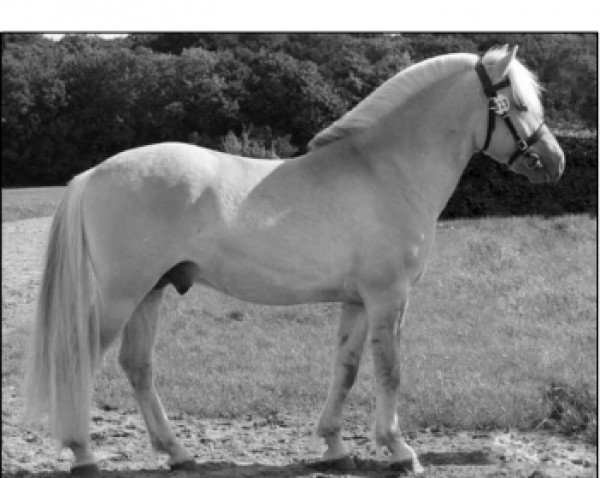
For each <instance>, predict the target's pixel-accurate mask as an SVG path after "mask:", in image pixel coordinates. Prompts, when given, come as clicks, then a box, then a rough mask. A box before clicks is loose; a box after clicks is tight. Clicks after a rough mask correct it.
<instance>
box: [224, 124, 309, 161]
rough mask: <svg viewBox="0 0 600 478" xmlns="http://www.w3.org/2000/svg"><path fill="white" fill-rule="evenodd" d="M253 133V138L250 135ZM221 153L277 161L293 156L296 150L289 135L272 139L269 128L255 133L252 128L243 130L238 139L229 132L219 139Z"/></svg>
mask: <svg viewBox="0 0 600 478" xmlns="http://www.w3.org/2000/svg"><path fill="white" fill-rule="evenodd" d="M252 133H254V135H253V137H250V135H251V134H252ZM221 146H222V148H223V151H225V152H226V153H229V154H237V155H239V156H247V157H250V158H265V159H279V158H289V157H291V156H293V155H294V154H295V153H296V152H297V151H298V148H296V147H295V146H293V145H292V144H291V143H290V135H287V136H284V137H273V136H272V133H271V129H270V128H269V127H266V128H262V129H259V130H258V131H255V130H254V128H253V127H252V126H250V127H249V128H248V129H246V128H244V129H243V130H242V133H241V135H240V137H238V136H236V134H235V133H234V132H233V131H229V133H227V135H226V136H225V137H223V138H222V139H221Z"/></svg>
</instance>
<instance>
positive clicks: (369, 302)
mask: <svg viewBox="0 0 600 478" xmlns="http://www.w3.org/2000/svg"><path fill="white" fill-rule="evenodd" d="M365 304H366V307H367V316H368V320H369V333H370V341H371V350H372V353H373V366H374V369H375V390H376V397H377V403H376V412H375V413H376V416H375V440H376V442H377V444H378V445H380V446H386V447H387V448H388V449H389V450H390V452H391V453H392V462H393V464H394V467H395V468H399V469H403V470H411V471H413V472H414V473H420V472H422V471H423V468H422V466H421V465H420V463H419V460H418V459H417V455H416V453H415V452H414V451H413V449H412V448H411V447H409V446H408V445H407V444H406V443H405V441H404V440H403V439H402V436H401V433H400V429H399V426H398V415H397V413H396V406H397V399H398V392H399V389H400V364H399V358H398V350H397V336H398V335H399V333H400V328H401V326H402V321H403V319H404V314H405V312H406V308H407V305H408V287H407V286H406V287H395V288H393V290H389V289H388V290H381V289H380V290H376V291H375V290H374V291H373V292H372V293H370V294H368V296H367V297H365Z"/></svg>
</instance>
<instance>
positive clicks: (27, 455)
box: [2, 218, 597, 478]
mask: <svg viewBox="0 0 600 478" xmlns="http://www.w3.org/2000/svg"><path fill="white" fill-rule="evenodd" d="M47 221H48V220H47V219H46V218H42V219H32V220H28V221H16V222H12V223H3V225H2V246H3V247H2V250H3V251H2V274H3V284H2V289H3V294H2V308H3V311H2V333H3V335H4V339H6V338H7V336H10V334H11V333H13V332H14V331H15V329H16V328H18V324H14V323H12V321H11V320H10V319H11V317H15V316H20V315H21V314H22V313H23V312H24V310H23V308H27V309H29V308H31V309H33V306H32V302H33V301H32V299H33V298H32V297H30V295H31V294H32V292H31V291H33V290H35V285H36V283H37V281H38V279H37V275H38V274H39V267H40V264H39V257H40V252H39V248H40V244H42V243H43V242H44V240H45V238H44V234H43V233H42V234H40V232H39V231H40V230H43V231H45V229H46V228H47V225H46V224H47ZM44 223H45V224H44ZM33 231H35V232H36V233H37V234H35V233H34V234H33V237H32V232H33ZM24 237H28V240H24V239H23V238H24ZM17 310H19V313H17ZM27 312H29V313H32V312H33V310H31V311H27ZM3 374H4V368H3ZM21 403H22V400H21V399H20V398H19V393H18V391H17V390H16V389H15V388H14V387H12V386H7V385H6V383H5V381H4V380H3V387H2V476H8V477H11V476H13V477H14V476H38V477H50V476H64V475H65V472H66V471H67V470H68V469H69V464H70V460H71V456H70V452H69V451H66V450H63V451H62V452H61V453H60V454H59V453H58V451H57V448H56V445H55V443H54V442H53V441H52V440H50V439H49V438H48V435H47V433H45V432H43V431H40V430H37V429H34V428H31V427H27V426H24V425H22V424H21V423H20V421H19V416H20V407H21ZM171 418H172V423H173V426H174V427H175V429H176V431H177V434H178V435H179V437H180V438H181V440H182V441H183V442H184V443H185V445H186V446H187V447H188V448H189V449H190V450H194V451H195V458H196V462H197V463H198V466H197V470H196V471H193V472H170V471H168V469H167V467H166V465H165V461H166V460H165V457H164V456H159V455H157V454H155V453H154V452H153V451H152V449H151V447H150V444H149V440H148V437H147V433H146V430H145V427H144V425H143V422H142V420H141V418H140V416H139V414H137V413H136V412H134V411H122V410H94V412H93V414H92V427H91V430H92V440H93V445H94V448H95V449H96V450H97V451H98V454H99V457H100V458H101V461H100V465H101V467H102V469H103V470H104V471H105V473H104V475H105V476H109V477H114V478H129V477H131V478H136V477H150V478H152V477H159V476H164V477H166V476H169V477H173V478H176V477H185V476H203V477H208V478H216V477H231V476H236V477H247V478H258V477H260V478H267V477H284V478H285V477H313V478H316V477H320V478H324V477H337V476H348V477H363V476H364V477H382V478H383V477H386V478H387V477H391V476H397V473H396V472H394V471H392V470H391V469H390V468H389V466H388V465H387V463H386V457H385V456H384V455H377V450H376V448H375V446H374V443H373V441H372V439H371V433H370V431H369V430H368V429H366V428H365V427H364V426H359V425H354V427H353V428H351V429H349V430H346V431H345V435H344V438H345V440H346V443H347V444H348V446H349V448H350V449H351V450H352V452H353V454H354V457H355V458H354V467H353V468H352V469H336V468H332V467H329V466H319V464H318V463H317V461H318V459H319V457H320V456H321V453H322V451H323V448H324V447H323V445H322V442H321V440H319V439H318V438H316V437H315V436H314V435H313V430H314V428H315V422H316V419H317V415H316V414H313V415H311V416H281V415H279V416H277V417H270V418H269V419H264V418H257V417H251V416H248V417H246V418H245V419H242V420H206V419H199V418H196V417H193V416H187V415H179V416H173V417H171ZM407 439H408V442H409V443H410V444H411V445H412V446H413V447H414V448H415V449H416V450H417V452H418V453H419V456H420V459H421V462H422V463H423V465H424V466H425V473H424V474H423V475H422V476H425V477H501V476H507V477H538V478H540V477H548V476H550V477H575V476H580V477H588V476H596V474H597V447H596V446H592V445H589V444H584V443H580V442H574V441H569V440H567V439H566V438H564V437H559V436H553V435H550V434H547V433H543V432H539V433H538V432H525V433H524V432H517V431H507V430H502V431H493V432H475V431H453V430H419V431H418V432H417V433H414V434H410V435H409V436H408V437H407Z"/></svg>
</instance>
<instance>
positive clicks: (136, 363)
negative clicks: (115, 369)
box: [119, 354, 152, 390]
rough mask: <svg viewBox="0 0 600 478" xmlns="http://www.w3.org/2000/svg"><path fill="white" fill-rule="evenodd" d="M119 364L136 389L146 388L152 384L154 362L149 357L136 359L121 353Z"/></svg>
mask: <svg viewBox="0 0 600 478" xmlns="http://www.w3.org/2000/svg"><path fill="white" fill-rule="evenodd" d="M119 364H120V365H121V368H122V369H123V371H124V372H125V374H126V375H127V378H128V379H129V382H130V383H131V386H132V387H133V388H134V390H146V389H148V388H150V387H151V386H152V363H151V361H150V360H149V359H146V360H135V359H133V358H132V357H129V356H127V355H126V354H119Z"/></svg>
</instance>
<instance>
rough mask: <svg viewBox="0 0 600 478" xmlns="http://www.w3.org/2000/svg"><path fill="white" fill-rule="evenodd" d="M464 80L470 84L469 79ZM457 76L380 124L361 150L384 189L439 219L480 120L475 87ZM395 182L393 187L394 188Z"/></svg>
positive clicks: (424, 93)
mask: <svg viewBox="0 0 600 478" xmlns="http://www.w3.org/2000/svg"><path fill="white" fill-rule="evenodd" d="M467 81H468V80H467ZM468 83H469V85H465V78H462V77H457V78H455V79H454V80H453V81H449V82H448V84H445V85H435V86H433V87H432V88H428V89H426V90H424V91H422V92H420V93H418V94H417V96H416V97H415V98H414V99H411V100H409V101H408V102H407V103H406V104H405V105H403V106H402V108H400V109H399V110H398V111H397V112H394V113H393V114H391V115H389V117H387V118H385V119H383V120H381V124H380V125H377V126H376V127H374V128H373V129H372V132H371V133H372V134H369V135H366V136H365V139H364V142H363V145H362V147H363V149H364V150H365V151H369V156H370V159H371V161H372V162H373V164H374V166H375V168H377V169H379V170H380V171H381V174H382V176H385V178H386V181H387V182H388V184H391V187H393V188H395V189H396V190H397V191H402V194H404V195H409V196H410V197H407V200H409V201H410V202H411V203H414V204H419V205H420V207H422V208H423V212H424V213H425V212H427V213H429V214H431V215H433V216H435V217H434V219H437V216H438V215H439V214H440V212H441V211H442V209H443V208H444V206H445V205H446V203H447V201H448V199H449V198H450V196H451V195H452V193H453V191H454V189H456V186H457V184H458V181H459V179H460V176H461V174H462V172H463V171H464V169H465V167H466V165H467V163H468V161H469V158H470V157H471V156H472V154H473V152H474V143H473V128H474V127H475V126H474V125H475V123H476V120H477V118H479V117H480V116H481V115H480V114H479V112H478V111H477V108H478V106H479V103H481V98H479V97H478V96H477V94H476V93H474V92H475V91H477V90H476V89H474V88H476V86H477V85H476V84H475V82H473V84H472V85H470V83H471V82H470V81H468ZM394 183H395V184H394Z"/></svg>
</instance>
